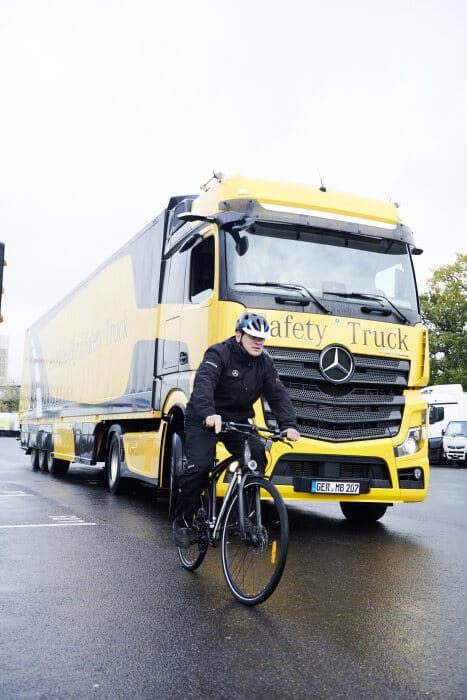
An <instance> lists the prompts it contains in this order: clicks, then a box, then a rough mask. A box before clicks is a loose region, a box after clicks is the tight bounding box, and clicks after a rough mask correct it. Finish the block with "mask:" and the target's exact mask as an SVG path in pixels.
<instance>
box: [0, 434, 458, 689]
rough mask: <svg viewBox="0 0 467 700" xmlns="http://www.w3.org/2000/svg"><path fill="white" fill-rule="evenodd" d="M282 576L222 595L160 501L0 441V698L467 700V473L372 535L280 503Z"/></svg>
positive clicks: (439, 471) (210, 562)
mask: <svg viewBox="0 0 467 700" xmlns="http://www.w3.org/2000/svg"><path fill="white" fill-rule="evenodd" d="M288 512H289V519H290V527H291V541H290V549H289V557H288V561H287V566H286V570H285V573H284V576H283V578H282V581H281V583H280V585H279V587H278V589H277V590H276V592H275V593H274V594H273V596H272V597H271V598H270V599H269V600H268V601H266V602H265V603H264V604H263V605H261V606H258V607H256V608H247V607H244V606H242V605H240V604H239V603H237V602H235V601H234V599H233V598H232V597H231V594H230V593H229V591H228V589H227V586H226V584H225V582H224V579H223V576H222V569H221V563H220V550H219V549H216V550H210V551H209V553H208V556H207V558H206V560H205V562H204V563H203V565H202V567H201V568H200V569H199V570H198V571H197V572H195V573H188V572H186V571H184V570H183V569H182V568H181V567H180V565H179V563H178V558H177V555H176V551H175V549H174V546H173V544H172V537H171V527H170V522H169V521H168V518H167V501H166V499H165V498H164V497H162V496H161V497H159V499H158V500H157V499H156V493H155V491H154V490H152V489H149V488H146V487H144V486H140V485H137V486H136V487H135V488H134V490H133V492H132V493H130V494H128V495H125V496H112V495H111V494H109V493H108V492H107V490H106V487H105V483H104V475H103V471H102V469H100V468H96V467H89V468H85V467H82V466H79V465H72V467H71V468H70V471H69V473H68V474H67V475H65V476H62V477H54V476H51V475H49V474H47V473H42V472H35V471H32V469H31V467H30V464H29V458H28V457H27V456H25V455H24V454H23V453H22V452H21V450H20V449H19V445H18V443H17V441H16V440H15V439H13V438H0V698H1V700H10V699H13V698H25V699H28V700H29V699H34V700H35V699H37V700H39V699H40V700H48V699H49V698H54V699H55V698H56V699H57V700H59V699H60V700H63V699H66V698H73V699H75V698H76V699H81V698H96V699H98V698H125V699H126V698H132V699H133V698H164V699H165V698H174V699H175V698H215V699H217V698H229V699H235V698H239V699H243V698H245V699H246V698H249V699H250V698H259V699H261V698H267V699H268V700H273V699H275V698H278V699H279V698H281V699H282V698H297V699H300V700H302V699H303V698H323V699H324V698H372V699H373V698H381V699H385V698H400V699H405V698H407V699H409V698H410V699H411V700H412V699H416V698H449V699H450V700H456V699H459V700H464V699H465V698H466V697H467V664H466V658H467V656H466V641H467V615H466V612H467V605H466V590H467V546H466V536H467V469H465V468H456V467H441V466H440V467H434V468H432V470H431V485H430V492H429V495H428V498H427V499H426V501H425V502H424V503H421V504H406V505H398V506H394V507H393V508H391V509H389V511H388V512H387V513H386V515H385V516H384V518H383V519H382V520H381V521H380V523H377V524H375V525H374V526H372V527H370V528H362V527H357V526H355V525H351V524H350V523H349V522H347V521H346V520H344V519H343V517H342V515H341V513H340V509H339V507H338V506H336V505H325V504H316V505H314V504H313V505H312V506H309V505H307V506H304V505H300V506H299V505H293V506H289V508H288Z"/></svg>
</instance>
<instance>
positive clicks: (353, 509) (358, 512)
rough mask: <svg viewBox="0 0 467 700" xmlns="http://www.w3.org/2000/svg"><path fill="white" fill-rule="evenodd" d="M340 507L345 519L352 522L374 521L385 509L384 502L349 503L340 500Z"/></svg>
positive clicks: (380, 516) (381, 515)
mask: <svg viewBox="0 0 467 700" xmlns="http://www.w3.org/2000/svg"><path fill="white" fill-rule="evenodd" d="M340 507H341V510H342V513H343V514H344V515H345V517H346V518H347V520H351V521H352V522H354V523H362V524H365V523H367V524H368V523H375V522H376V521H377V520H379V519H380V518H382V517H383V515H384V514H385V512H386V510H387V507H388V506H387V504H386V503H349V502H348V501H341V503H340Z"/></svg>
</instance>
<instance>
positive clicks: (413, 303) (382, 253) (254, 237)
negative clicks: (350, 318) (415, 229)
mask: <svg viewBox="0 0 467 700" xmlns="http://www.w3.org/2000/svg"><path fill="white" fill-rule="evenodd" d="M244 235H246V236H247V238H248V247H247V250H246V252H244V253H243V254H242V255H239V254H238V252H236V249H235V241H234V239H233V237H232V236H227V284H228V286H229V287H230V288H232V289H237V290H238V289H239V287H242V289H243V290H244V291H252V292H253V291H254V292H259V291H261V292H265V291H268V292H269V293H273V294H274V293H275V294H280V293H284V291H283V287H282V285H290V286H289V287H288V288H287V291H286V293H287V296H297V297H298V296H302V297H303V295H304V292H303V289H306V290H308V292H309V293H311V295H313V297H315V298H317V299H320V300H321V301H322V303H323V304H326V300H327V299H330V298H331V297H330V296H329V295H332V298H334V299H336V298H338V297H339V295H342V297H343V299H344V298H346V297H347V298H348V297H349V296H351V295H352V294H355V295H358V294H368V295H380V296H384V297H387V299H389V300H390V301H391V302H392V303H393V304H395V305H397V307H399V308H402V309H411V310H413V311H417V309H418V306H417V293H416V286H415V280H414V275H413V268H412V262H411V259H410V254H409V251H408V248H407V245H406V244H405V243H403V242H401V241H396V240H392V239H387V238H376V237H375V238H373V237H370V236H358V235H351V234H348V233H340V232H332V231H320V230H316V229H313V230H310V229H306V228H301V227H291V226H280V225H276V226H273V225H268V224H259V223H256V224H255V225H254V230H253V231H249V232H248V233H247V234H244ZM271 280H272V281H273V282H272V283H271ZM274 283H277V287H276V288H274ZM294 286H295V288H294ZM281 287H282V289H281ZM327 295H328V296H327ZM360 303H361V302H360Z"/></svg>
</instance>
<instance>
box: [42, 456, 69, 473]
mask: <svg viewBox="0 0 467 700" xmlns="http://www.w3.org/2000/svg"><path fill="white" fill-rule="evenodd" d="M47 466H48V468H49V472H50V473H51V474H66V473H67V471H68V467H69V466H70V462H67V461H66V460H65V459H55V457H54V455H53V452H47Z"/></svg>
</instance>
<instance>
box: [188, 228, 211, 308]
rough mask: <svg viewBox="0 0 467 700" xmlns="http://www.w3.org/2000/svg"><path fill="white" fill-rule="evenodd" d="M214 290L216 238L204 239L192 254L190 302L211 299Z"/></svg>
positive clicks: (197, 302) (195, 302)
mask: <svg viewBox="0 0 467 700" xmlns="http://www.w3.org/2000/svg"><path fill="white" fill-rule="evenodd" d="M213 289H214V236H208V238H205V239H203V240H202V241H201V242H200V243H198V245H197V246H195V247H194V248H193V250H192V252H191V261H190V292H189V293H190V301H191V302H193V303H194V304H199V303H200V302H201V301H204V300H205V299H209V297H210V296H211V294H212V291H213Z"/></svg>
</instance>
